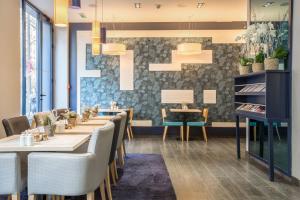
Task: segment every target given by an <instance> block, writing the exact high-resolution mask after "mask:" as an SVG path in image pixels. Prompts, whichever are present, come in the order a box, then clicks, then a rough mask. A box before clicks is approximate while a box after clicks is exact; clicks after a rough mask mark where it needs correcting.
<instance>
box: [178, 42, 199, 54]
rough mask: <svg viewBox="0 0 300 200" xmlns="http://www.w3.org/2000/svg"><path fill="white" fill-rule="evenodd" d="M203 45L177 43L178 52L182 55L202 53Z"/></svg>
mask: <svg viewBox="0 0 300 200" xmlns="http://www.w3.org/2000/svg"><path fill="white" fill-rule="evenodd" d="M201 52H202V45H201V44H200V43H181V44H179V45H177V53H178V54H180V55H197V54H201Z"/></svg>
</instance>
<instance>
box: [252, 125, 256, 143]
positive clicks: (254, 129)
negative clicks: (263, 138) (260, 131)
mask: <svg viewBox="0 0 300 200" xmlns="http://www.w3.org/2000/svg"><path fill="white" fill-rule="evenodd" d="M256 131H257V130H256V126H253V137H254V141H255V142H256V134H257V132H256Z"/></svg>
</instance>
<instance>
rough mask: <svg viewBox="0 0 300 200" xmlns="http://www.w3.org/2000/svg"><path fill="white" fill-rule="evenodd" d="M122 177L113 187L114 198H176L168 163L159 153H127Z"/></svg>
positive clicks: (122, 199)
mask: <svg viewBox="0 0 300 200" xmlns="http://www.w3.org/2000/svg"><path fill="white" fill-rule="evenodd" d="M118 172H119V174H120V176H121V177H120V179H119V181H118V183H117V185H116V186H113V187H112V194H113V199H114V200H126V199H128V200H129V199H130V200H135V199H137V200H138V199H139V200H141V199H145V200H147V199H168V200H169V199H170V200H171V199H176V195H175V192H174V189H173V186H172V183H171V180H170V177H169V173H168V171H167V168H166V165H165V163H164V160H163V158H162V156H161V155H159V154H127V158H126V164H125V167H124V169H123V170H118Z"/></svg>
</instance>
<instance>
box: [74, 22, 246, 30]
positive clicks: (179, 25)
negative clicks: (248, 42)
mask: <svg viewBox="0 0 300 200" xmlns="http://www.w3.org/2000/svg"><path fill="white" fill-rule="evenodd" d="M71 24H73V25H74V24H77V23H71ZM80 24H82V23H80ZM87 24H88V23H87ZM101 26H102V27H106V29H107V30H236V29H246V28H247V22H246V21H235V22H121V23H102V25H101Z"/></svg>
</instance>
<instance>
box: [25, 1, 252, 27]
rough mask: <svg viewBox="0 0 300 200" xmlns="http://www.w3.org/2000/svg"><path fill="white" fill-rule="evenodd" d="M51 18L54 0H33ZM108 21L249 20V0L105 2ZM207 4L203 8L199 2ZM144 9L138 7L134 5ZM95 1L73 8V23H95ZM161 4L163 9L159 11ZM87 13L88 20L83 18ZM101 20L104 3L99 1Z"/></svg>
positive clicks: (106, 20)
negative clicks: (81, 15)
mask: <svg viewBox="0 0 300 200" xmlns="http://www.w3.org/2000/svg"><path fill="white" fill-rule="evenodd" d="M29 1H30V2H31V3H32V4H34V5H35V6H36V7H38V8H39V9H40V10H42V11H43V12H44V13H45V14H47V15H48V16H49V17H51V18H52V17H53V0H29ZM103 1H104V21H105V22H186V21H199V22H201V21H220V22H224V21H246V20H247V0H201V1H199V0H103ZM198 1H199V2H204V3H205V5H204V6H203V7H202V8H197V3H198ZM136 2H139V3H141V5H142V7H141V8H139V9H137V8H134V3H136ZM91 4H95V0H81V9H78V10H76V9H69V21H70V22H91V21H92V20H93V18H94V9H95V8H93V7H91V6H90V5H91ZM157 4H160V5H161V8H160V9H156V5H157ZM80 13H84V14H85V15H86V16H87V18H85V19H84V18H81V17H80V16H79V14H80ZM98 13H99V14H98V15H99V19H100V20H101V0H98Z"/></svg>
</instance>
